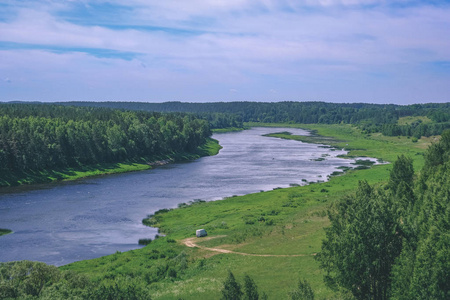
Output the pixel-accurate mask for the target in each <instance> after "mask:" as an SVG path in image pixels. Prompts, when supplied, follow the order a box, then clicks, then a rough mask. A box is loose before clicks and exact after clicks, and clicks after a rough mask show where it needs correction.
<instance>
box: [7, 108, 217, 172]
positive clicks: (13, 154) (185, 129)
mask: <svg viewBox="0 0 450 300" xmlns="http://www.w3.org/2000/svg"><path fill="white" fill-rule="evenodd" d="M210 134H211V132H210V129H209V125H208V123H207V122H206V121H204V120H201V119H198V118H194V117H193V116H190V115H181V114H161V113H147V112H130V111H119V110H111V109H106V108H80V107H64V106H57V105H38V104H0V149H1V150H0V175H1V173H4V174H10V173H20V172H25V171H42V170H52V169H58V168H67V167H78V166H84V165H93V164H98V163H116V162H122V161H125V160H133V159H134V160H140V159H141V158H142V157H144V158H145V157H146V158H149V157H155V156H162V155H168V154H172V153H181V152H193V151H194V150H196V149H197V147H198V146H200V145H202V144H204V143H205V141H206V139H207V138H208V136H209V135H210Z"/></svg>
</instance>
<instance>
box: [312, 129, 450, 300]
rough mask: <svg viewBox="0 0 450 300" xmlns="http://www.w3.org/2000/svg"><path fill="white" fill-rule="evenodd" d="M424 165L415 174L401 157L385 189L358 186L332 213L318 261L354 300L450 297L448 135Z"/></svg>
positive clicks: (334, 283) (331, 280)
mask: <svg viewBox="0 0 450 300" xmlns="http://www.w3.org/2000/svg"><path fill="white" fill-rule="evenodd" d="M425 159H426V161H425V166H424V168H423V169H422V171H421V172H420V173H419V174H414V171H413V167H412V160H411V159H410V158H407V157H405V156H400V157H399V159H398V160H397V161H396V162H395V163H394V165H393V168H392V170H391V173H390V178H389V182H388V183H387V185H386V186H384V187H373V186H370V185H369V184H368V183H367V182H360V184H359V188H358V190H357V191H356V193H355V195H353V196H349V197H347V198H345V199H342V200H341V201H339V202H338V203H337V204H336V205H335V206H334V207H333V209H332V210H331V211H330V212H329V219H330V221H331V227H329V228H328V229H326V230H327V231H326V236H327V238H326V240H325V241H324V243H323V245H322V252H321V253H319V254H318V255H317V259H318V261H319V262H320V263H321V266H322V268H323V269H325V270H326V271H327V272H328V276H327V277H326V281H327V283H328V285H329V286H331V287H334V288H341V289H344V290H346V291H349V292H350V293H351V294H352V295H353V296H354V297H355V298H356V299H391V298H393V299H405V300H406V299H450V202H449V195H450V131H445V132H444V134H443V135H442V138H441V140H440V141H439V142H438V143H436V144H432V145H431V146H430V147H429V149H428V151H427V153H426V157H425ZM414 177H416V179H415V180H414Z"/></svg>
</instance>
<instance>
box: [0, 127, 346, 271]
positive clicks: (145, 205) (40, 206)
mask: <svg viewBox="0 0 450 300" xmlns="http://www.w3.org/2000/svg"><path fill="white" fill-rule="evenodd" d="M280 131H289V132H291V133H293V134H296V135H307V134H308V133H307V132H306V131H304V130H301V129H287V128H253V129H251V130H246V131H241V132H233V133H222V134H215V135H214V136H213V137H214V138H215V139H217V140H219V142H220V144H221V145H222V146H223V149H222V150H221V151H220V153H219V154H218V155H216V156H211V157H203V158H201V159H198V160H195V161H191V162H186V163H175V164H169V165H165V166H162V167H158V168H155V169H153V170H148V171H140V172H132V173H126V174H118V175H109V176H101V177H96V178H90V179H86V180H79V181H75V182H69V183H56V184H49V185H40V186H35V187H33V188H32V189H30V188H26V189H23V188H21V189H15V190H7V191H6V192H5V191H3V192H1V191H0V193H2V194H0V228H8V229H11V230H13V231H14V233H13V234H8V235H6V236H2V237H0V261H1V262H6V261H14V260H23V259H26V260H37V261H43V262H46V263H48V264H53V265H57V266H60V265H64V264H68V263H70V262H73V261H78V260H84V259H90V258H95V257H100V256H104V255H108V254H112V253H115V252H116V251H127V250H131V249H136V248H139V247H140V246H139V245H138V240H139V239H140V238H153V237H154V236H155V234H157V230H156V229H155V228H149V227H146V226H144V225H142V224H141V220H142V219H143V218H144V217H146V216H147V214H151V213H153V212H155V211H157V210H159V209H161V208H173V207H176V206H177V204H178V203H182V202H189V201H192V200H194V199H202V200H207V201H211V200H219V199H222V198H224V197H229V196H233V195H244V194H249V193H255V192H259V191H261V190H264V191H266V190H271V189H274V188H277V187H288V186H289V185H290V184H304V181H302V179H305V180H307V181H318V180H326V178H327V176H328V175H329V174H331V173H332V172H334V171H336V168H337V167H339V166H351V163H352V162H353V161H352V160H348V159H341V158H337V155H339V154H344V153H345V152H344V151H331V150H330V149H328V148H324V147H320V146H319V145H314V144H307V143H302V142H298V141H292V140H283V139H278V138H270V137H263V136H262V135H263V134H266V133H273V132H280ZM321 157H323V158H325V160H322V161H316V160H315V159H318V158H321Z"/></svg>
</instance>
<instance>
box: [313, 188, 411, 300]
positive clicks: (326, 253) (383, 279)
mask: <svg viewBox="0 0 450 300" xmlns="http://www.w3.org/2000/svg"><path fill="white" fill-rule="evenodd" d="M329 218H330V221H331V226H330V227H329V228H327V229H326V240H324V242H323V244H322V251H321V252H320V253H319V254H318V255H317V259H318V261H319V262H320V266H321V267H322V268H323V269H325V270H326V271H327V272H328V275H327V276H326V281H327V283H328V284H329V285H330V286H332V287H333V286H334V287H337V286H340V287H343V288H345V289H347V290H349V291H351V293H352V294H353V296H354V297H355V298H357V299H375V300H383V299H388V297H389V294H390V286H391V269H392V266H393V264H394V261H395V259H396V258H397V257H398V255H399V254H400V252H401V247H402V234H401V230H400V221H399V216H398V212H397V209H396V208H395V207H394V206H393V205H392V200H391V198H390V197H389V196H387V195H386V194H385V193H384V191H381V190H374V189H373V188H372V187H371V186H370V185H369V184H368V183H367V182H365V181H362V182H360V183H359V186H358V190H357V191H356V195H354V196H350V197H347V198H345V199H343V200H342V201H340V202H339V203H337V204H336V205H335V207H334V209H332V210H331V211H330V212H329Z"/></svg>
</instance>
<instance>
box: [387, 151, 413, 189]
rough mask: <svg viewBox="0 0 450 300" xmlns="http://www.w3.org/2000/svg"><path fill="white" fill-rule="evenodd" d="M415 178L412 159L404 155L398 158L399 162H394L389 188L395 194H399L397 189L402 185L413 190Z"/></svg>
mask: <svg viewBox="0 0 450 300" xmlns="http://www.w3.org/2000/svg"><path fill="white" fill-rule="evenodd" d="M413 177H414V169H413V164H412V159H411V158H410V157H406V156H404V155H403V154H402V155H400V156H399V157H397V160H396V161H395V162H394V165H393V167H392V170H391V172H390V174H389V183H388V186H389V188H390V189H391V190H392V191H393V193H394V194H396V193H397V189H398V187H399V186H400V184H401V183H404V184H406V185H407V186H409V187H410V188H411V189H412V187H413Z"/></svg>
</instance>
